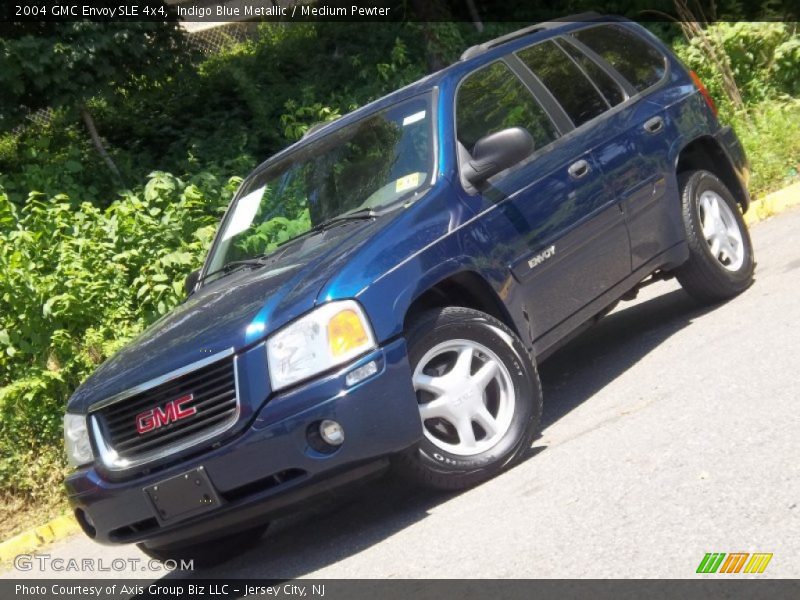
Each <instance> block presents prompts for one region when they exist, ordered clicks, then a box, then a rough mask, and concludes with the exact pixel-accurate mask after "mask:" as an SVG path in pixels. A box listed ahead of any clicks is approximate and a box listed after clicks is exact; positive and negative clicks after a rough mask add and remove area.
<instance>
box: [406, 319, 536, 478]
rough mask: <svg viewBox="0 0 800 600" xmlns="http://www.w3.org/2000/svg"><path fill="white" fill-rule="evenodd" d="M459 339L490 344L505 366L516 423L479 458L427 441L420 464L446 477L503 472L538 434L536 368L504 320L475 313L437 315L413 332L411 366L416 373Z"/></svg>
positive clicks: (423, 445)
mask: <svg viewBox="0 0 800 600" xmlns="http://www.w3.org/2000/svg"><path fill="white" fill-rule="evenodd" d="M454 339H466V340H471V341H475V342H478V343H479V344H482V345H483V346H486V347H487V348H489V349H490V350H492V352H494V353H495V354H496V355H497V357H498V358H499V359H500V360H501V361H502V362H503V364H504V365H505V367H506V369H507V370H508V372H509V375H510V376H511V381H512V384H513V386H514V394H515V403H514V414H513V416H512V420H511V425H510V426H509V428H508V431H507V432H506V434H505V435H504V436H503V438H502V439H501V440H500V442H498V443H497V444H496V445H495V446H493V447H492V448H490V449H489V450H486V451H484V452H481V453H480V454H476V455H474V456H460V455H457V454H451V453H449V452H446V451H445V450H443V449H441V448H440V447H439V446H437V445H436V444H434V443H433V442H431V441H430V440H429V439H428V438H427V437H423V439H422V441H421V442H420V443H419V445H418V448H417V450H418V454H419V456H418V460H419V461H420V462H421V463H422V465H423V466H425V467H426V468H428V469H431V470H435V471H438V472H441V473H443V474H445V473H446V474H457V473H461V474H465V473H471V472H475V471H483V470H487V469H490V470H492V471H494V470H499V469H501V468H502V467H503V466H504V465H505V464H507V463H508V462H509V461H510V460H512V459H513V458H514V457H515V455H516V454H517V453H518V452H519V450H520V448H521V446H522V445H524V444H526V443H527V444H530V443H531V441H532V440H531V438H532V434H533V430H534V429H535V425H536V424H538V421H539V418H540V416H541V415H540V413H541V391H540V390H539V387H538V376H537V375H536V373H535V367H534V366H533V365H532V363H531V362H530V359H528V358H527V352H526V351H525V349H524V347H523V346H522V343H521V342H520V341H519V339H518V338H517V336H515V335H514V334H513V332H511V331H509V330H508V329H507V328H506V327H505V326H504V325H503V324H502V323H500V322H499V321H497V320H495V319H493V318H492V317H489V316H488V315H484V314H483V313H480V312H477V311H473V310H469V309H443V310H441V311H431V313H429V314H427V315H425V318H423V319H421V320H420V321H418V322H417V324H416V326H414V327H412V328H411V331H410V334H409V362H410V364H411V370H412V372H413V371H414V370H415V369H416V367H417V365H418V363H419V361H420V359H421V358H422V357H423V356H424V355H425V353H427V352H428V351H429V350H430V349H431V348H433V347H434V346H436V345H437V344H440V343H442V342H446V341H449V340H454ZM534 381H535V382H536V384H535V385H534V383H533V382H534Z"/></svg>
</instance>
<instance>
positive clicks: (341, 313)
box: [267, 300, 375, 390]
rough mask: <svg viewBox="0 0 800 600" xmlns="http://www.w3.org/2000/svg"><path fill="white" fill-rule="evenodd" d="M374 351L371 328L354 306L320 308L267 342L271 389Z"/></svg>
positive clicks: (350, 302) (347, 303)
mask: <svg viewBox="0 0 800 600" xmlns="http://www.w3.org/2000/svg"><path fill="white" fill-rule="evenodd" d="M374 347H375V337H374V336H373V334H372V328H371V327H370V325H369V322H368V321H367V317H366V315H365V314H364V311H363V310H362V309H361V307H360V306H359V305H358V303H357V302H355V301H354V300H343V301H340V302H330V303H328V304H323V305H322V306H320V307H319V308H317V309H316V310H313V311H311V312H310V313H308V314H307V315H305V316H304V317H300V318H299V319H297V321H295V322H294V323H291V324H289V325H287V326H286V327H284V328H283V329H281V330H279V331H278V332H277V333H275V334H274V335H272V336H271V337H270V338H269V339H268V340H267V362H268V363H269V376H270V381H271V383H272V389H273V390H280V389H282V388H285V387H286V386H289V385H292V384H293V383H296V382H298V381H302V380H303V379H308V378H309V377H313V376H314V375H317V374H318V373H322V372H323V371H327V370H328V369H330V368H332V367H335V366H338V365H341V364H344V363H346V362H347V361H349V360H351V359H353V358H355V357H356V356H358V355H360V354H363V353H364V352H365V351H367V350H370V349H371V348H374Z"/></svg>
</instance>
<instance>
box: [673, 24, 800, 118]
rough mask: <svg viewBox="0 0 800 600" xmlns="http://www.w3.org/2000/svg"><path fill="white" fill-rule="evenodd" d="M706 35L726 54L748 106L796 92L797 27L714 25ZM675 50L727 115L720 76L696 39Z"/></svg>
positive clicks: (799, 62)
mask: <svg viewBox="0 0 800 600" xmlns="http://www.w3.org/2000/svg"><path fill="white" fill-rule="evenodd" d="M707 31H708V35H709V38H710V39H711V40H712V41H713V42H714V43H715V45H716V46H718V47H719V48H722V49H723V50H724V52H725V54H727V56H728V58H729V60H730V64H731V69H732V71H733V76H734V78H735V80H736V84H737V86H738V87H739V90H740V92H741V94H742V99H743V100H744V102H745V104H746V105H752V104H756V103H758V102H763V101H764V100H767V99H771V98H775V97H778V96H781V95H787V94H788V95H795V94H797V93H798V92H799V91H800V36H798V33H797V24H796V23H751V22H736V23H717V24H714V25H710V26H709V27H708V30H707ZM673 47H674V50H675V52H676V53H677V54H678V56H679V57H680V58H681V59H682V60H683V61H684V62H685V63H686V65H687V66H688V67H689V68H691V69H693V70H694V71H696V72H697V74H698V75H699V76H700V78H701V79H702V80H703V83H704V84H705V86H706V87H707V88H708V89H709V91H710V92H711V95H712V96H713V97H714V99H715V100H716V101H717V103H718V104H719V105H720V109H721V112H722V113H723V115H724V116H726V117H728V116H730V115H731V113H732V110H731V107H730V105H729V104H728V102H727V100H726V95H725V92H724V88H723V85H722V75H721V74H720V73H719V72H718V71H717V70H716V69H715V67H714V64H713V62H712V61H710V60H709V59H708V57H707V55H706V52H705V51H704V49H703V47H702V44H701V43H700V41H699V40H698V39H695V40H693V42H692V43H691V44H689V43H687V42H685V41H684V40H678V41H676V42H675V43H674V45H673Z"/></svg>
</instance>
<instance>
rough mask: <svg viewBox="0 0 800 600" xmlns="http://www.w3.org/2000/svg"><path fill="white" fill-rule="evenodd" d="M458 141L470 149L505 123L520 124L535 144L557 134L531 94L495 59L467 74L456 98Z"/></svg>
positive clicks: (510, 125) (516, 125)
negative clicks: (493, 61)
mask: <svg viewBox="0 0 800 600" xmlns="http://www.w3.org/2000/svg"><path fill="white" fill-rule="evenodd" d="M456 123H457V130H458V141H459V142H461V143H462V144H464V147H466V148H467V150H469V151H470V152H472V149H473V148H474V147H475V142H477V141H478V140H479V139H481V138H482V137H484V136H486V135H489V134H490V133H496V132H498V131H500V130H502V129H507V128H508V127H523V128H525V129H527V130H528V132H529V133H530V134H531V136H532V137H533V141H534V143H535V144H536V148H541V147H543V146H546V145H547V144H549V143H550V142H552V141H553V140H554V139H555V138H556V137H558V134H557V132H556V129H555V126H554V125H553V123H552V121H550V118H549V117H548V116H547V114H546V113H545V112H544V110H543V109H542V107H541V106H539V104H538V103H537V102H536V100H535V99H534V97H533V96H532V95H531V93H530V92H529V91H528V89H527V88H526V87H525V86H524V85H523V83H522V82H521V81H520V80H519V79H518V78H517V76H516V75H514V73H512V72H511V70H510V69H509V68H508V67H507V66H506V65H505V63H502V62H495V63H492V64H491V65H489V66H487V67H483V68H482V69H480V70H478V71H475V72H474V73H472V74H471V75H469V76H467V77H466V78H465V79H464V81H463V82H462V84H461V86H460V87H459V89H458V98H457V99H456Z"/></svg>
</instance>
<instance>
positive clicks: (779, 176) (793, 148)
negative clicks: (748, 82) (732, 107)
mask: <svg viewBox="0 0 800 600" xmlns="http://www.w3.org/2000/svg"><path fill="white" fill-rule="evenodd" d="M731 124H732V125H733V127H734V129H735V130H736V133H737V134H738V136H739V139H740V140H741V141H742V145H743V146H744V149H745V151H746V152H747V156H748V158H749V159H750V168H751V172H752V178H751V180H750V192H751V194H752V195H753V197H761V196H763V195H764V194H768V193H770V192H774V191H775V190H778V189H781V188H783V187H785V186H787V185H789V184H791V183H793V182H795V181H797V180H798V173H800V100H785V101H780V102H778V101H774V100H773V101H770V102H764V103H761V104H757V105H754V106H751V107H750V108H748V110H747V112H746V113H744V114H739V115H737V116H736V117H734V118H733V119H732V123H731Z"/></svg>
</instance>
